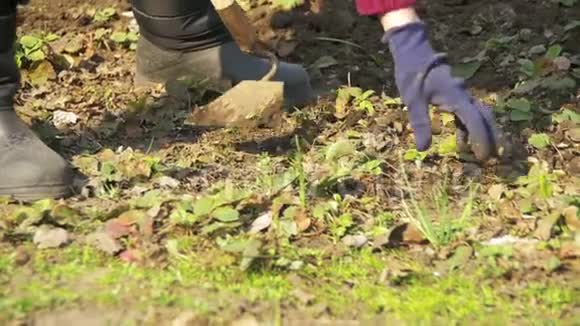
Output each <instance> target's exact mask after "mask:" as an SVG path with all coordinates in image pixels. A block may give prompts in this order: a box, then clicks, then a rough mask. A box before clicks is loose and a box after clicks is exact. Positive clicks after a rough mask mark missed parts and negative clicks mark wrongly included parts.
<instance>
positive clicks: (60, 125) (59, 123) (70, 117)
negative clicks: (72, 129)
mask: <svg viewBox="0 0 580 326" xmlns="http://www.w3.org/2000/svg"><path fill="white" fill-rule="evenodd" d="M78 119H79V118H78V116H77V115H76V114H74V113H72V112H66V111H62V110H58V111H54V113H53V115H52V123H53V124H54V126H55V127H56V128H57V129H64V128H66V127H68V126H71V125H74V124H75V123H77V121H78Z"/></svg>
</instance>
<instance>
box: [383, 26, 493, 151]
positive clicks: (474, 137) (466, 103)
mask: <svg viewBox="0 0 580 326" xmlns="http://www.w3.org/2000/svg"><path fill="white" fill-rule="evenodd" d="M383 43H388V45H389V48H390V50H391V53H392V55H393V59H394V64H395V81H396V84H397V88H398V89H399V92H400V95H401V98H402V100H403V102H404V103H405V105H407V107H408V109H409V119H410V122H411V126H412V128H413V131H414V135H415V141H416V145H417V149H418V150H419V151H425V150H427V149H428V148H429V147H430V146H431V138H432V134H431V119H430V118H429V104H434V105H438V106H440V108H441V109H442V110H445V111H447V112H450V113H453V114H454V115H455V117H456V119H455V120H456V121H457V124H458V130H457V141H458V143H457V145H458V149H460V150H462V151H465V150H467V149H468V148H467V146H468V145H467V141H468V140H469V145H470V146H471V150H472V151H473V153H474V154H475V156H476V157H477V159H479V160H486V159H488V158H490V157H491V156H494V155H497V153H498V151H499V149H498V148H497V147H498V144H499V133H498V130H497V127H496V125H495V119H494V114H493V112H492V110H491V108H488V107H486V106H484V105H483V104H482V103H480V102H478V101H477V100H475V99H474V98H472V97H471V96H470V95H469V94H468V93H467V91H466V89H465V87H464V83H463V80H461V79H456V78H454V77H453V76H452V75H451V67H450V66H449V65H448V64H446V63H445V61H444V56H443V55H441V54H436V53H435V52H434V50H433V48H432V47H431V45H430V43H429V39H428V35H427V32H426V28H425V25H424V24H423V23H420V22H418V23H412V24H409V25H405V26H402V27H398V28H395V29H393V30H390V31H388V32H386V33H385V35H384V37H383Z"/></svg>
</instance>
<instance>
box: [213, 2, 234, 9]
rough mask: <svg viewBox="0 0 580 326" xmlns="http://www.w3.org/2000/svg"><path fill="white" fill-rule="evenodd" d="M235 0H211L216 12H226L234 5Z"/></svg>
mask: <svg viewBox="0 0 580 326" xmlns="http://www.w3.org/2000/svg"><path fill="white" fill-rule="evenodd" d="M234 2H235V0H211V3H212V4H213V7H214V8H215V10H224V9H226V8H227V7H229V6H231V5H233V4H234Z"/></svg>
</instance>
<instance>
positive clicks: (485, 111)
mask: <svg viewBox="0 0 580 326" xmlns="http://www.w3.org/2000/svg"><path fill="white" fill-rule="evenodd" d="M477 108H478V109H479V112H480V113H481V115H482V116H483V118H484V119H485V121H486V123H487V126H488V128H489V131H490V133H491V137H492V139H493V142H494V146H495V148H494V150H495V151H496V153H495V154H499V155H500V156H501V155H502V152H503V144H502V142H503V141H502V133H501V130H500V128H499V127H498V125H497V123H496V120H495V114H494V113H493V109H492V108H491V107H489V106H487V105H485V104H484V103H481V102H479V101H478V102H477Z"/></svg>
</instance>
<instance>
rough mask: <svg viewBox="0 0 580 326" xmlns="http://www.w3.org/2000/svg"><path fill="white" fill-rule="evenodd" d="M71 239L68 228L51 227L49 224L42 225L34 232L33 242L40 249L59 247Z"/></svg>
mask: <svg viewBox="0 0 580 326" xmlns="http://www.w3.org/2000/svg"><path fill="white" fill-rule="evenodd" d="M69 240H70V237H69V233H68V231H67V230H65V229H62V228H51V227H50V226H48V225H41V226H40V227H39V228H38V230H36V232H35V233H34V238H33V239H32V242H33V243H34V244H35V245H37V246H38V248H40V249H46V248H58V247H60V246H62V245H64V244H66V243H68V242H69Z"/></svg>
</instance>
